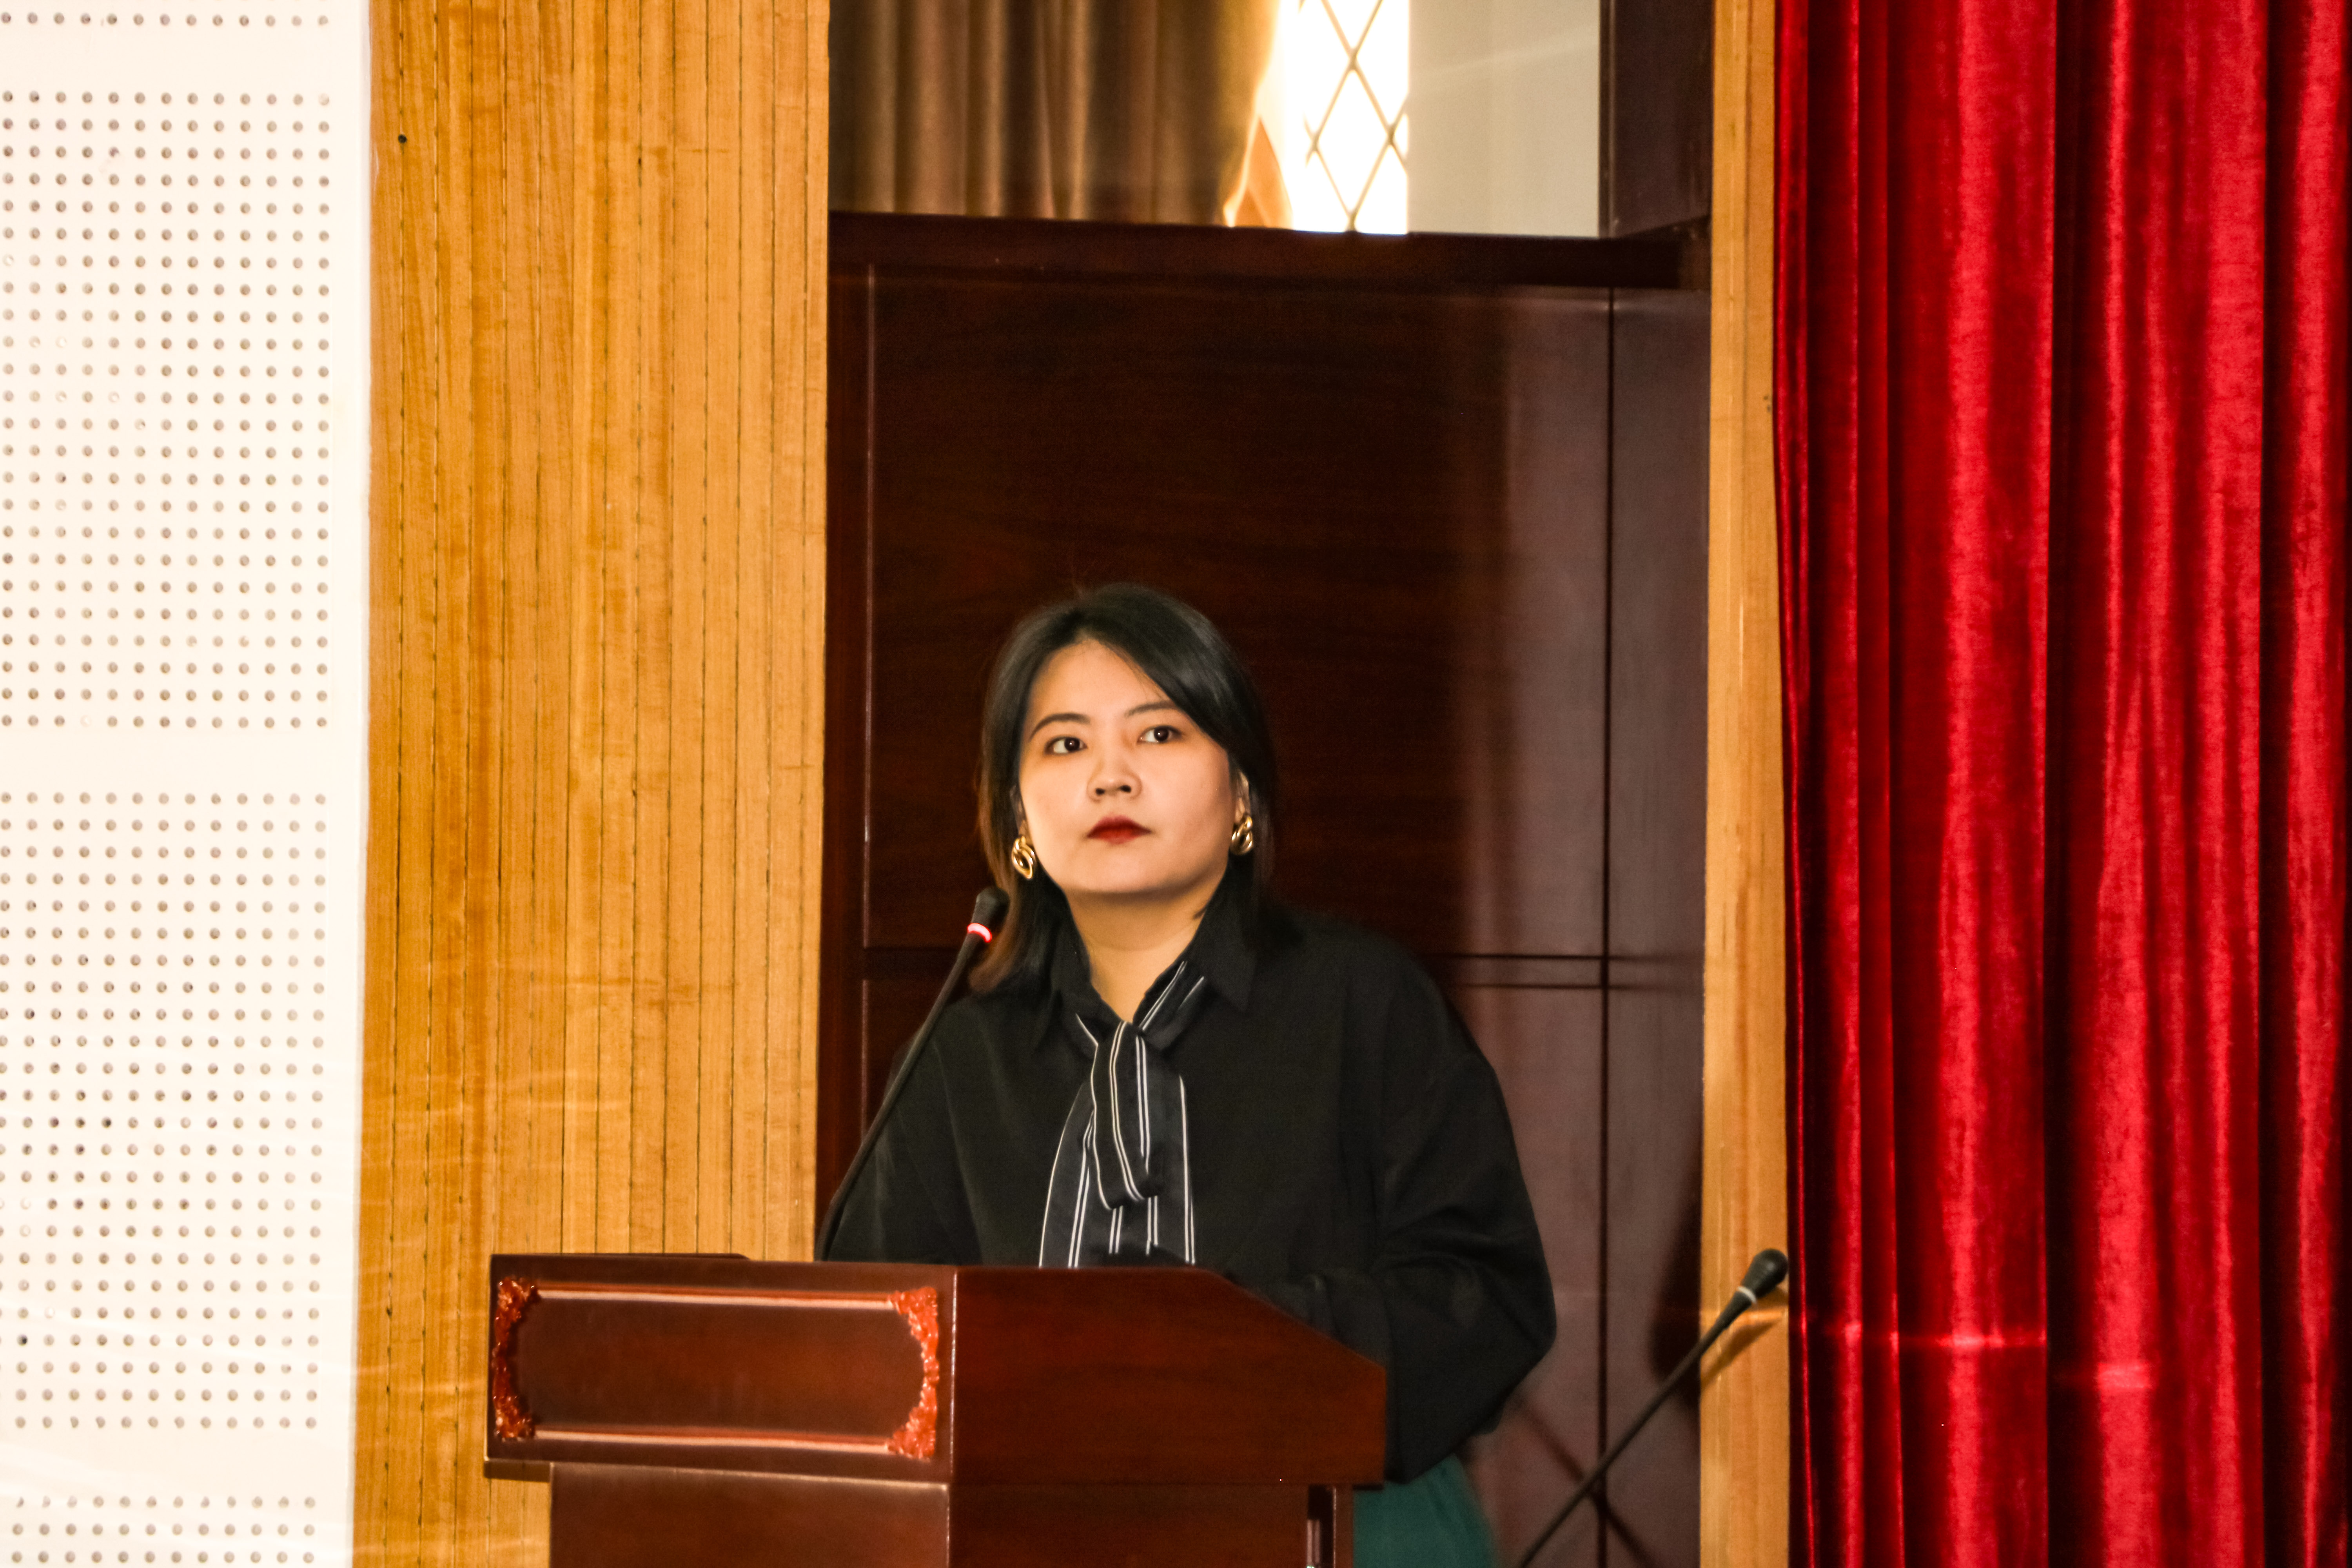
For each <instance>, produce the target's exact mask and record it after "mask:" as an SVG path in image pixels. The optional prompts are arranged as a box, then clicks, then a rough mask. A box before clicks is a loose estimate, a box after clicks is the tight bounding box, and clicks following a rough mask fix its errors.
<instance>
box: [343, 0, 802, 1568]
mask: <svg viewBox="0 0 2352 1568" xmlns="http://www.w3.org/2000/svg"><path fill="white" fill-rule="evenodd" d="M373 26H374V48H375V78H376V92H375V104H374V111H373V121H374V138H375V157H376V168H375V196H374V222H375V238H374V253H375V254H374V268H373V286H374V290H375V295H374V298H375V307H376V323H377V326H376V342H375V376H376V393H375V408H374V418H373V455H374V481H373V484H374V490H373V505H374V520H373V521H374V538H373V596H374V617H373V650H372V658H373V671H372V694H373V695H372V700H373V713H372V718H371V722H372V730H371V745H372V770H373V789H372V796H371V805H372V809H373V821H372V829H371V835H370V850H369V878H370V894H369V897H370V912H369V924H368V938H367V941H368V950H367V963H368V1002H367V1053H368V1056H367V1130H366V1151H365V1173H364V1182H363V1189H362V1322H361V1337H360V1353H361V1366H360V1431H359V1437H358V1444H359V1465H358V1508H357V1512H358V1527H357V1528H358V1548H359V1554H360V1557H361V1559H362V1561H365V1562H382V1563H428V1562H429V1563H486V1562H503V1563H540V1562H543V1561H544V1550H545V1508H546V1502H545V1491H544V1489H541V1488H538V1487H529V1486H520V1485H513V1484H493V1483H489V1482H487V1481H485V1480H483V1479H482V1478H481V1472H480V1464H481V1451H482V1434H481V1430H480V1419H481V1417H480V1412H481V1408H482V1390H481V1386H480V1373H479V1368H480V1365H481V1362H482V1359H483V1358H482V1351H483V1344H482V1339H483V1333H484V1325H483V1321H482V1311H483V1308H484V1304H485V1303H484V1301H483V1295H484V1271H485V1269H486V1268H487V1260H488V1256H489V1254H490V1253H491V1252H493V1251H495V1250H507V1251H535V1250H555V1249H586V1248H601V1249H633V1250H666V1251H695V1250H701V1251H740V1252H745V1253H750V1254H752V1255H754V1256H761V1257H768V1258H788V1257H795V1256H805V1251H806V1248H807V1247H808V1243H809V1237H810V1232H811V1228H812V1216H811V1215H810V1212H809V1204H808V1195H809V1190H810V1186H811V1172H812V1166H811V1156H812V1151H813V1142H812V1136H811V1131H810V1130H811V1120H810V1118H811V1110H812V1106H813V1104H814V1053H813V1048H812V1037H813V1031H814V1016H815V994H816V987H815V952H816V915H817V910H816V898H815V893H816V882H815V872H816V866H817V856H818V828H819V816H818V812H819V809H820V801H819V770H820V766H821V761H822V757H821V746H822V703H821V694H820V682H821V680H822V678H823V667H822V658H823V626H822V616H823V584H824V537H823V505H822V485H823V436H824V424H823V421H824V313H823V312H824V232H825V231H824V216H825V215H824V207H825V201H824V169H825V150H824V135H825V131H824V128H825V5H824V0H539V3H537V4H523V3H520V0H504V3H498V4H485V5H471V6H454V5H437V4H431V3H428V0H375V5H374V11H373Z"/></svg>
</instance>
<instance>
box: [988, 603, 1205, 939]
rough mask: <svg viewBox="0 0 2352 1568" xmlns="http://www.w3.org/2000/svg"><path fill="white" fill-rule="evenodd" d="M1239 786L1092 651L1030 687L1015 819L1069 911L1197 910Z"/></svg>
mask: <svg viewBox="0 0 2352 1568" xmlns="http://www.w3.org/2000/svg"><path fill="white" fill-rule="evenodd" d="M1236 785H1237V781H1236V780H1235V779H1234V769H1233V763H1232V762H1231V760H1230V759H1228V758H1227V757H1226V755H1225V750H1224V748H1223V747H1222V746H1220V745H1218V744H1217V743H1216V742H1213V741H1212V740H1210V739H1209V738H1208V737H1207V736H1205V735H1203V734H1202V733H1201V731H1200V728H1199V726H1197V725H1196V724H1194V723H1193V722H1192V720H1191V719H1189V718H1187V717H1186V716H1185V715H1184V714H1183V713H1181V712H1180V711H1179V710H1177V708H1176V705H1175V704H1174V703H1172V702H1171V701H1169V700H1168V696H1167V694H1166V693H1165V692H1163V691H1161V690H1160V688H1159V687H1158V686H1157V685H1155V684H1153V683H1152V681H1151V680H1150V679H1148V678H1147V677H1146V676H1145V675H1144V674H1143V672H1142V671H1140V670H1139V669H1137V668H1135V666H1133V665H1131V664H1129V662H1128V661H1127V660H1126V659H1125V658H1121V657H1120V656H1119V655H1118V654H1116V653H1114V652H1112V651H1111V650H1110V649H1108V648H1107V647H1103V646H1102V645H1101V644H1100V643H1093V642H1081V643H1074V644H1072V645H1071V646H1070V647H1066V648H1064V649H1062V651H1061V652H1059V653H1057V654H1055V656H1054V657H1053V658H1050V659H1048V660H1047V661H1046V663H1045V668H1044V669H1043V670H1042V671H1040V672H1039V674H1038V676H1037V680H1036V683H1035V684H1034V686H1032V687H1031V688H1030V691H1029V712H1028V716H1027V719H1026V721H1025V722H1024V727H1023V732H1022V750H1021V800H1020V805H1021V808H1022V814H1023V818H1024V823H1025V825H1026V827H1027V830H1028V834H1029V841H1030V842H1031V843H1032V844H1033V845H1034V846H1035V847H1036V850H1037V859H1038V862H1039V864H1040V865H1042V866H1043V867H1044V868H1045V871H1046V872H1047V874H1049V875H1050V876H1052V878H1053V879H1054V880H1055V882H1057V883H1059V884H1060V885H1061V889H1062V890H1063V891H1064V892H1065V893H1066V894H1068V895H1069V896H1070V899H1071V900H1072V901H1073V902H1074V903H1082V902H1085V901H1087V900H1137V901H1147V902H1148V901H1151V900H1163V899H1164V900H1185V899H1192V900H1199V901H1200V902H1201V903H1205V902H1206V901H1207V900H1208V897H1209V895H1210V894H1212V893H1213V892H1214V891H1215V890H1216V887H1217V883H1218V880H1219V879H1221V878H1223V875H1224V869H1225V856H1226V852H1227V847H1228V845H1229V843H1230V841H1231V839H1232V836H1233V830H1234V823H1236V822H1237V821H1239V820H1240V818H1241V815H1242V800H1243V796H1242V795H1241V793H1240V792H1239V790H1238V789H1237V787H1236Z"/></svg>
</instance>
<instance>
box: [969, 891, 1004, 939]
mask: <svg viewBox="0 0 2352 1568" xmlns="http://www.w3.org/2000/svg"><path fill="white" fill-rule="evenodd" d="M1012 907H1013V900H1011V899H1009V898H1007V897H1005V896H1004V889H1002V888H982V889H981V892H980V897H978V898H976V899H974V900H972V901H971V923H972V925H973V926H975V927H977V928H978V929H979V931H980V932H981V934H982V936H983V937H985V938H987V939H988V940H990V941H994V940H995V938H996V933H997V931H999V930H1001V929H1002V928H1003V924H1004V911H1005V910H1009V909H1011V908H1012Z"/></svg>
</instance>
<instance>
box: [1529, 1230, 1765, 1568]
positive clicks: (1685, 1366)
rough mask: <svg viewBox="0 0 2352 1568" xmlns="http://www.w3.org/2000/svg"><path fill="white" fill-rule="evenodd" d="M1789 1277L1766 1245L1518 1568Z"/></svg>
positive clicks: (1564, 1520)
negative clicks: (1744, 1318)
mask: <svg viewBox="0 0 2352 1568" xmlns="http://www.w3.org/2000/svg"><path fill="white" fill-rule="evenodd" d="M1788 1277H1789V1255H1788V1254H1787V1253H1785V1252H1782V1251H1781V1250H1780V1248H1778V1247H1766V1248H1765V1249H1764V1250H1763V1251H1761V1252H1759V1253H1758V1254H1757V1255H1756V1257H1755V1258H1754V1260H1753V1261H1751V1262H1750V1263H1749V1264H1748V1275H1747V1278H1745V1279H1741V1280H1740V1281H1739V1289H1737V1290H1734V1291H1733V1292H1732V1293H1731V1300H1728V1301H1727V1302H1725V1303H1724V1304H1723V1310H1722V1311H1720V1312H1718V1313H1717V1314H1716V1317H1715V1323H1714V1326H1712V1327H1711V1328H1709V1329H1708V1330H1707V1331H1706V1332H1705V1333H1704V1334H1701V1335H1700V1336H1699V1341H1698V1343H1696V1344H1695V1345H1693V1346H1691V1348H1690V1352H1689V1353H1688V1354H1686V1355H1685V1356H1684V1357H1683V1359H1682V1360H1680V1361H1678V1362H1676V1363H1675V1370H1674V1371H1672V1372H1670V1373H1666V1380H1665V1381H1664V1383H1661V1384H1658V1391H1657V1392H1656V1393H1655V1394H1651V1395H1650V1402H1649V1403H1648V1404H1647V1405H1643V1406H1642V1413H1641V1414H1640V1415H1636V1416H1634V1417H1633V1425H1632V1426H1628V1427H1626V1428H1625V1430H1624V1431H1622V1432H1621V1433H1619V1434H1618V1435H1617V1440H1616V1441H1615V1442H1614V1443H1612V1444H1610V1445H1609V1451H1608V1452H1607V1453H1604V1454H1602V1455H1601V1462H1600V1463H1599V1464H1597V1465H1594V1466H1593V1467H1592V1468H1591V1469H1590V1470H1588V1471H1587V1472H1585V1477H1584V1479H1583V1480H1582V1481H1580V1482H1579V1483H1578V1484H1577V1488H1576V1490H1575V1491H1573V1492H1571V1493H1570V1494H1569V1499H1568V1501H1566V1502H1564V1503H1562V1504H1561V1505H1560V1510H1559V1512H1558V1513H1556V1514H1554V1515H1552V1516H1551V1522H1550V1523H1549V1524H1547V1525H1545V1526H1544V1527H1543V1531H1542V1533H1540V1534H1538V1536H1537V1537H1536V1539H1535V1544H1534V1545H1532V1546H1530V1547H1528V1549H1527V1552H1525V1553H1524V1554H1523V1555H1522V1556H1521V1557H1520V1558H1519V1563H1518V1568H1528V1564H1529V1563H1533V1562H1534V1561H1535V1560H1536V1554H1537V1553H1538V1552H1541V1551H1542V1550H1543V1549H1544V1547H1545V1546H1546V1545H1548V1544H1549V1542H1550V1541H1551V1538H1552V1536H1553V1534H1554V1533H1556V1532H1557V1531H1559V1527H1560V1526H1561V1525H1563V1524H1566V1523H1567V1522H1568V1516H1569V1515H1570V1514H1571V1513H1574V1512H1575V1511H1576V1505H1577V1504H1579V1503H1580V1502H1582V1501H1583V1500H1585V1499H1586V1498H1589V1497H1591V1495H1592V1492H1593V1489H1595V1488H1596V1487H1598V1486H1600V1484H1601V1477H1603V1476H1605V1475H1607V1474H1608V1473H1609V1467H1610V1466H1612V1465H1613V1464H1615V1463H1616V1462H1617V1456H1618V1455H1620V1454H1622V1453H1623V1452H1624V1451H1625V1447H1626V1445H1627V1444H1629V1443H1631V1442H1633V1438H1634V1437H1635V1436H1636V1435H1638V1434H1639V1433H1640V1432H1641V1430H1642V1428H1643V1427H1644V1426H1648V1425H1649V1424H1650V1417H1651V1416H1653V1415H1656V1414H1657V1413H1658V1410H1659V1407H1660V1406H1662V1405H1664V1404H1665V1402H1666V1398H1667V1396H1668V1395H1669V1394H1673V1393H1674V1391H1675V1389H1676V1388H1678V1387H1680V1386H1681V1385H1682V1381H1683V1379H1685V1378H1686V1377H1688V1376H1689V1375H1690V1374H1691V1369H1692V1368H1693V1367H1696V1365H1698V1363H1699V1359H1700V1358H1701V1357H1702V1356H1704V1355H1706V1352H1708V1351H1710V1350H1712V1349H1714V1348H1715V1342H1716V1341H1717V1340H1719V1339H1721V1338H1723V1335H1724V1331H1725V1330H1727V1329H1728V1328H1730V1327H1731V1325H1732V1324H1734V1323H1736V1322H1738V1321H1739V1315H1740V1314H1741V1313H1742V1312H1745V1311H1747V1310H1748V1308H1750V1307H1752V1306H1754V1305H1756V1303H1757V1302H1759V1301H1760V1300H1763V1299H1764V1298H1765V1297H1767V1296H1769V1295H1770V1294H1771V1293H1772V1291H1773V1289H1774V1288H1775V1287H1777V1286H1778V1285H1779V1284H1780V1281H1781V1280H1783V1279H1787V1278H1788Z"/></svg>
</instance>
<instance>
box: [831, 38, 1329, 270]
mask: <svg viewBox="0 0 2352 1568" xmlns="http://www.w3.org/2000/svg"><path fill="white" fill-rule="evenodd" d="M1281 4H1282V0H835V5H834V7H833V205H835V207H842V208H850V209H854V210H856V211H860V212H904V213H962V214H967V215H971V216H990V217H1061V218H1095V219H1105V220H1111V221H1126V222H1139V223H1140V222H1157V223H1228V222H1232V221H1233V219H1234V213H1235V211H1236V209H1237V208H1239V207H1240V206H1241V205H1242V196H1243V186H1244V179H1245V177H1246V175H1247V173H1248V164H1249V162H1250V151H1251V143H1252V139H1253V133H1254V132H1255V131H1256V128H1257V90H1258V84H1259V82H1260V81H1261V80H1262V79H1264V77H1265V70H1266V65H1267V62H1268V60H1269V58H1271V56H1272V53H1273V48H1274V37H1275V26H1276V19H1277V17H1278V16H1279V8H1280V5H1281ZM1268 151H1270V149H1269V150H1268ZM1259 156H1260V159H1261V160H1263V159H1264V157H1265V153H1264V152H1261V153H1260V154H1259Z"/></svg>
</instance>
